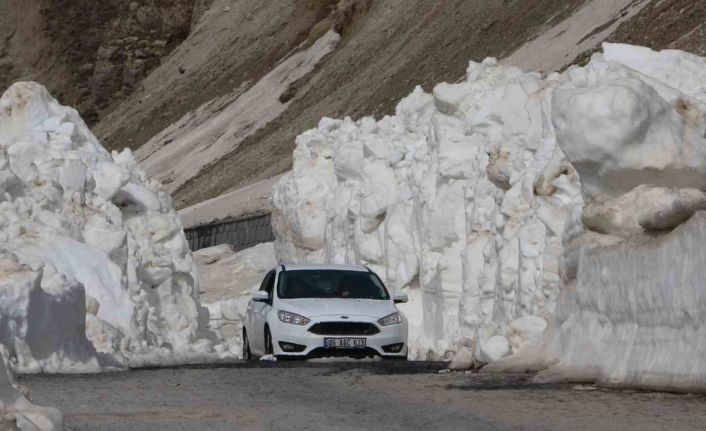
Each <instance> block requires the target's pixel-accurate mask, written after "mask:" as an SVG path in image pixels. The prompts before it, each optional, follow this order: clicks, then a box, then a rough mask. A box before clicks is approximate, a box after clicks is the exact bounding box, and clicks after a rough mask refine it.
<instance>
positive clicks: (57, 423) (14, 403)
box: [0, 354, 63, 431]
mask: <svg viewBox="0 0 706 431" xmlns="http://www.w3.org/2000/svg"><path fill="white" fill-rule="evenodd" d="M2 357H3V355H2V354H0V429H3V430H15V429H21V430H23V431H55V430H61V429H62V427H63V418H62V416H61V413H59V411H58V410H56V409H54V408H49V407H39V406H35V405H34V404H32V403H31V402H29V400H28V399H27V398H26V397H25V395H23V393H22V392H21V391H20V390H19V388H18V387H17V386H16V385H15V384H14V383H13V379H12V374H11V371H10V370H8V369H7V368H6V367H5V361H4V359H3V358H2ZM23 389H24V388H23ZM25 392H26V391H25Z"/></svg>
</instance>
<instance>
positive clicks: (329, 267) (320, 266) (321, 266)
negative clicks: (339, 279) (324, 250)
mask: <svg viewBox="0 0 706 431" xmlns="http://www.w3.org/2000/svg"><path fill="white" fill-rule="evenodd" d="M284 270H285V271H307V270H309V271H315V270H325V271H359V272H369V271H368V268H366V267H365V266H363V265H337V264H333V263H316V264H299V265H284Z"/></svg>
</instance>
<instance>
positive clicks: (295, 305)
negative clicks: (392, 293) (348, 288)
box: [277, 298, 397, 318]
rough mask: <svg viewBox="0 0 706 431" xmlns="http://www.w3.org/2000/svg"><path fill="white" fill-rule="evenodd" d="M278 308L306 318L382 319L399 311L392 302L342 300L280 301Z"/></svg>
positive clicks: (307, 299)
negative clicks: (346, 317) (358, 317)
mask: <svg viewBox="0 0 706 431" xmlns="http://www.w3.org/2000/svg"><path fill="white" fill-rule="evenodd" d="M277 308H279V309H280V310H285V311H289V312H292V313H297V314H300V315H302V316H304V317H320V316H334V315H335V316H367V317H377V318H380V317H385V316H387V315H388V314H391V313H394V312H395V311H397V308H396V307H395V304H394V303H393V302H392V301H387V300H374V299H342V298H303V299H280V300H279V306H278V307H277Z"/></svg>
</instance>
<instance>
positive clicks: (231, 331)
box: [194, 243, 277, 355]
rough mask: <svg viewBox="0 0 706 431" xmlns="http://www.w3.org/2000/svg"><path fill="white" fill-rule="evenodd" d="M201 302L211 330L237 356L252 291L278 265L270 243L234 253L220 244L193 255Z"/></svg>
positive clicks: (231, 249)
mask: <svg viewBox="0 0 706 431" xmlns="http://www.w3.org/2000/svg"><path fill="white" fill-rule="evenodd" d="M194 262H195V263H196V265H197V267H198V273H199V285H200V288H201V295H200V299H201V303H202V304H203V306H204V307H207V308H208V310H209V313H210V318H211V321H210V325H209V326H210V328H211V329H213V330H214V331H220V334H219V336H220V337H222V338H223V339H224V340H226V341H227V343H228V346H229V347H230V349H231V352H234V353H237V354H238V355H239V354H240V348H241V346H242V331H243V320H244V318H245V312H246V311H247V306H248V302H249V301H250V298H251V297H252V293H253V291H254V290H257V289H259V287H260V283H262V280H263V279H264V278H265V275H266V274H267V273H268V272H269V271H270V270H272V269H273V268H274V267H275V266H276V265H277V260H276V259H275V251H274V246H273V244H272V243H263V244H258V245H256V246H254V247H251V248H248V249H245V250H241V251H238V252H234V251H233V248H232V247H231V246H230V245H227V244H223V245H218V246H215V247H210V248H204V249H201V250H198V251H196V252H194Z"/></svg>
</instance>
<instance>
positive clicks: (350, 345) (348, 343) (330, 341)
mask: <svg viewBox="0 0 706 431" xmlns="http://www.w3.org/2000/svg"><path fill="white" fill-rule="evenodd" d="M324 347H325V348H327V349H364V348H365V338H324Z"/></svg>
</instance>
